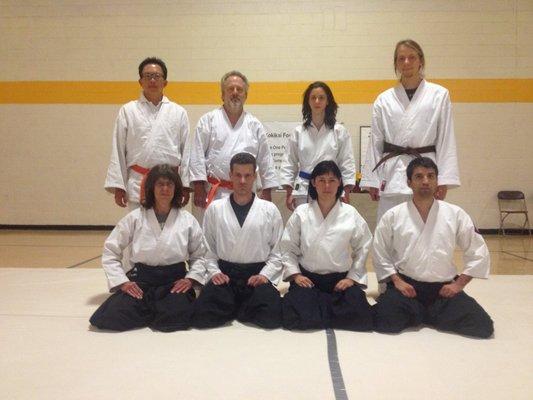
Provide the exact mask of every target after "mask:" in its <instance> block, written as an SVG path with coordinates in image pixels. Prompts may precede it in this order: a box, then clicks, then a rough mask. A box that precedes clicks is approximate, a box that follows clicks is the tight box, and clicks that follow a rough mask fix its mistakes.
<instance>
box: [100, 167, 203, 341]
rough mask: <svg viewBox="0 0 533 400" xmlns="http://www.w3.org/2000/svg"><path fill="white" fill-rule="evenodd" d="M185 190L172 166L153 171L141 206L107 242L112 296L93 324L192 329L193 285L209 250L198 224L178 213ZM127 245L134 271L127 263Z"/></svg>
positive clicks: (105, 262)
mask: <svg viewBox="0 0 533 400" xmlns="http://www.w3.org/2000/svg"><path fill="white" fill-rule="evenodd" d="M182 190H183V186H182V184H181V180H180V177H179V175H178V173H177V171H176V170H175V168H173V167H172V166H170V165H157V166H155V167H153V168H152V169H151V170H150V172H149V173H148V176H147V179H146V184H145V201H144V203H143V206H142V207H140V208H138V209H136V210H134V211H132V212H130V213H129V214H128V215H126V216H125V217H124V218H122V219H121V220H120V221H119V223H118V224H117V226H116V227H115V229H113V231H112V232H111V234H110V235H109V237H108V238H107V239H106V241H105V244H104V252H103V255H102V266H103V268H104V271H105V274H106V276H107V282H108V285H109V289H110V291H111V292H114V294H113V295H111V297H109V298H108V299H107V300H106V301H105V302H104V303H103V304H102V305H101V306H100V307H99V308H98V310H96V312H95V313H94V314H93V316H92V317H91V319H90V322H91V324H92V325H94V326H96V327H98V328H100V329H110V330H116V331H125V330H128V329H134V328H140V327H145V326H149V327H151V328H153V329H156V330H160V331H166V332H168V331H175V330H180V329H187V328H189V327H190V319H191V314H192V304H191V303H192V301H193V300H194V298H195V294H194V290H193V289H192V285H193V283H194V282H198V283H202V284H203V281H204V273H205V266H204V258H203V257H204V255H205V251H206V248H205V245H204V241H203V235H202V230H201V228H200V225H199V224H198V222H197V221H196V219H195V218H194V217H193V216H192V215H191V214H190V213H188V212H187V211H185V210H182V209H180V207H181V204H180V200H181V198H182ZM128 247H129V249H130V250H129V251H130V261H131V264H133V265H134V266H133V269H131V266H130V265H129V263H127V265H125V264H126V263H125V262H124V261H123V255H124V251H125V250H126V249H127V248H128ZM185 262H187V263H188V264H189V270H188V272H187V270H186V268H185Z"/></svg>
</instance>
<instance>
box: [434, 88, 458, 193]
mask: <svg viewBox="0 0 533 400" xmlns="http://www.w3.org/2000/svg"><path fill="white" fill-rule="evenodd" d="M435 149H436V154H435V158H436V163H437V166H438V167H439V177H438V180H439V185H447V186H448V187H458V186H460V185H461V182H460V180H459V164H458V162H457V149H456V145H455V134H454V129H453V120H452V105H451V102H450V94H449V92H448V91H447V90H446V93H445V95H444V98H443V100H442V104H441V110H440V114H439V119H438V126H437V143H436V144H435Z"/></svg>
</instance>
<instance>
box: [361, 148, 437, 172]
mask: <svg viewBox="0 0 533 400" xmlns="http://www.w3.org/2000/svg"><path fill="white" fill-rule="evenodd" d="M435 151H436V148H435V146H434V145H431V146H424V147H409V146H407V147H403V146H397V145H395V144H392V143H388V142H383V153H389V154H387V155H386V156H384V157H383V158H382V159H381V160H379V162H378V163H377V164H376V166H375V167H374V169H373V170H372V172H374V171H375V170H376V168H377V167H379V166H380V165H381V164H383V163H384V162H385V161H387V160H388V159H389V158H393V157H397V156H399V155H402V154H408V155H410V156H415V157H422V154H423V153H435Z"/></svg>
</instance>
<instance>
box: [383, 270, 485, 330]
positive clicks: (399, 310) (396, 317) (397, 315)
mask: <svg viewBox="0 0 533 400" xmlns="http://www.w3.org/2000/svg"><path fill="white" fill-rule="evenodd" d="M401 278H402V279H403V280H404V281H405V282H407V283H408V284H410V285H412V286H413V287H414V289H415V291H416V297H415V298H408V297H405V296H404V295H403V294H402V293H401V292H400V291H399V290H398V289H396V287H395V286H394V284H393V283H392V282H389V283H387V290H386V291H385V293H383V294H382V295H381V296H380V297H379V298H378V301H377V303H376V304H375V305H374V312H375V316H374V329H375V330H376V331H378V332H383V333H398V332H401V331H402V330H404V329H406V328H409V327H414V326H417V325H420V324H427V325H430V326H433V327H435V328H437V329H439V330H442V331H450V332H455V333H459V334H462V335H466V336H474V337H480V338H488V337H490V336H492V334H493V332H494V323H493V321H492V319H491V318H490V316H489V315H488V314H487V312H486V311H485V310H484V309H483V308H482V307H481V306H480V305H479V303H478V302H477V301H476V300H474V299H473V298H472V297H470V296H468V295H467V294H466V293H465V292H464V291H461V292H460V293H458V294H456V295H455V296H454V297H451V298H444V297H441V296H439V291H440V289H441V288H442V286H444V285H445V284H446V283H442V282H419V281H416V280H414V279H411V278H409V277H407V276H404V275H401Z"/></svg>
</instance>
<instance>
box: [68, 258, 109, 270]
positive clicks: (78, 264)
mask: <svg viewBox="0 0 533 400" xmlns="http://www.w3.org/2000/svg"><path fill="white" fill-rule="evenodd" d="M100 257H102V256H101V255H99V256H96V257H93V258H89V259H88V260H84V261H82V262H79V263H77V264H74V265H69V266H68V267H67V268H75V267H79V266H80V265H83V264H87V263H88V262H90V261H93V260H96V259H97V258H100Z"/></svg>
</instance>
